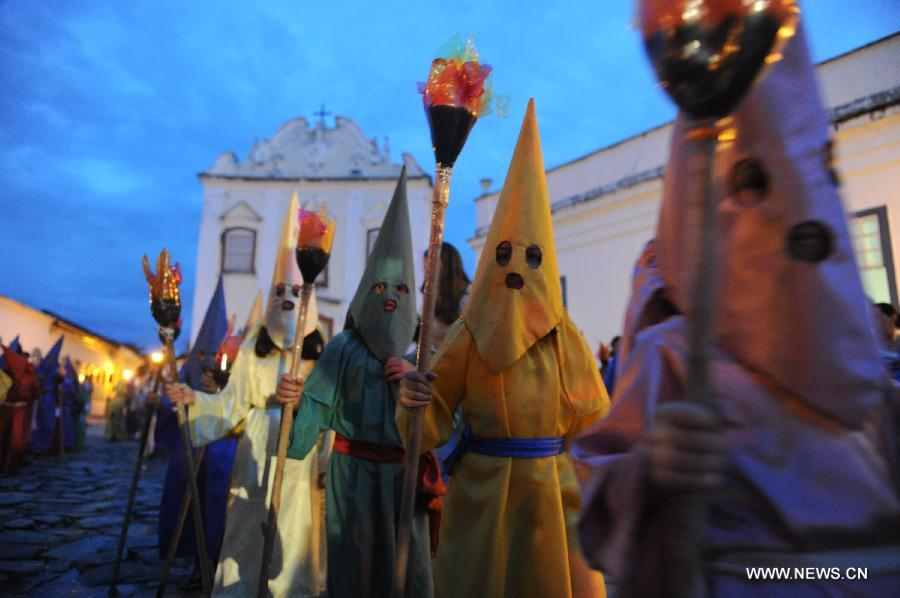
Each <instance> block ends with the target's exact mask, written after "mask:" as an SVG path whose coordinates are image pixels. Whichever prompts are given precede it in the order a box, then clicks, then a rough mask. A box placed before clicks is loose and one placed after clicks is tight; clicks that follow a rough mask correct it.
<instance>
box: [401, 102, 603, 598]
mask: <svg viewBox="0 0 900 598" xmlns="http://www.w3.org/2000/svg"><path fill="white" fill-rule="evenodd" d="M432 363H433V367H432V372H433V373H434V374H436V376H437V377H436V379H435V380H434V381H433V382H432V385H431V396H432V399H431V403H430V404H429V405H428V406H427V407H425V408H424V409H425V414H424V428H423V432H422V450H423V451H427V450H430V449H433V448H434V447H436V446H439V445H441V444H443V443H445V442H446V441H447V440H448V438H449V437H450V434H451V432H452V426H453V413H454V412H455V411H456V409H457V407H461V409H462V418H463V421H464V423H465V425H466V427H467V433H466V435H465V436H464V440H463V442H462V443H461V444H463V445H468V446H469V452H465V453H463V454H462V455H461V456H460V457H459V458H458V461H457V462H456V464H455V467H454V469H453V471H452V474H451V477H450V482H449V488H448V492H447V495H446V496H445V497H444V510H443V514H442V520H441V535H440V546H439V548H438V553H437V556H436V559H435V562H434V567H435V573H434V576H435V585H436V595H437V596H438V597H439V598H449V597H454V596H459V597H469V596H510V597H512V596H515V597H516V598H522V597H529V596H534V597H546V596H553V597H554V598H557V597H558V598H567V597H570V596H585V597H587V596H591V597H597V596H603V595H604V586H603V582H602V578H601V577H600V575H599V574H598V573H596V572H592V571H590V570H589V569H588V568H587V566H586V564H585V563H584V561H583V559H582V557H581V555H580V550H579V548H578V542H577V536H576V530H575V523H576V518H577V513H578V509H579V505H580V499H579V494H578V485H577V482H576V479H575V473H574V470H573V466H572V462H571V460H570V458H569V455H568V453H567V447H568V444H569V442H570V440H571V439H573V438H574V437H575V436H577V435H578V434H579V433H580V432H581V431H583V430H584V429H585V428H586V427H588V426H590V425H591V424H592V423H593V422H595V421H596V420H597V419H598V418H599V417H600V416H601V415H602V414H603V413H604V412H605V411H606V409H607V407H608V403H609V397H608V396H607V394H606V391H605V389H604V387H603V383H602V381H601V380H600V376H599V373H598V371H597V367H596V366H595V364H594V360H593V357H592V355H591V351H590V350H589V349H588V346H587V344H586V343H585V341H584V339H583V338H582V336H581V334H580V333H579V332H578V330H577V329H576V328H575V326H574V324H573V323H572V321H571V320H570V319H569V317H568V315H567V314H566V313H565V310H564V309H563V306H562V289H561V286H560V281H559V271H558V269H557V263H556V249H555V246H554V241H553V227H552V222H551V218H550V204H549V201H548V196H547V186H546V180H545V178H544V164H543V158H542V156H541V147H540V139H539V136H538V127H537V119H536V117H535V112H534V103H533V101H531V102H529V104H528V109H527V112H526V114H525V120H524V122H523V123H522V129H521V132H520V133H519V140H518V142H517V144H516V149H515V153H514V154H513V158H512V163H511V164H510V167H509V172H508V173H507V177H506V182H505V183H504V185H503V190H502V191H501V193H500V200H499V203H498V205H497V210H496V212H495V215H494V220H493V222H492V223H491V228H490V231H489V232H488V236H487V241H486V242H485V245H484V250H483V251H482V254H481V260H480V262H479V264H478V272H477V274H476V275H475V282H474V283H473V285H472V293H471V295H470V298H469V302H468V304H467V307H466V311H465V313H464V314H463V317H462V318H461V319H460V320H458V321H457V322H456V324H454V325H453V327H452V328H451V329H450V330H449V331H448V333H447V337H446V339H445V340H444V343H443V345H442V346H441V348H440V349H439V351H438V353H437V354H436V355H435V357H434V359H433V362H432ZM410 376H415V374H410ZM419 380H424V378H419ZM408 382H409V380H406V381H404V387H405V388H406V385H407V383H408ZM407 420H408V412H407V410H405V409H400V410H398V411H397V423H398V425H399V426H400V429H401V430H402V431H404V434H403V437H404V438H405V436H406V434H405V431H406V429H407ZM548 443H549V444H553V443H556V446H558V447H559V448H558V450H557V451H556V454H550V455H546V456H543V455H545V454H546V453H547V452H548V451H547V450H545V448H541V449H540V450H538V451H537V453H533V454H532V456H529V455H528V448H529V445H533V444H535V445H539V446H541V447H545V446H546V445H547V444H548ZM498 445H499V452H500V453H505V452H507V451H508V448H509V447H510V446H519V447H524V449H525V450H524V452H521V454H520V455H519V456H516V457H510V456H498V455H496V454H494V455H490V454H487V453H491V452H494V453H496V452H498V451H497V450H493V449H497V447H498ZM532 448H533V447H532ZM534 454H540V455H541V456H533V455H534Z"/></svg>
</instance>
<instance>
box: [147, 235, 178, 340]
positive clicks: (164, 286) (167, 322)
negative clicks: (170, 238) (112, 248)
mask: <svg viewBox="0 0 900 598" xmlns="http://www.w3.org/2000/svg"><path fill="white" fill-rule="evenodd" d="M170 261H171V257H170V256H169V250H168V249H163V250H162V251H161V252H160V254H159V259H157V261H156V274H154V273H153V271H152V270H150V260H148V259H147V256H146V255H145V256H144V259H143V266H144V276H145V277H146V278H147V284H148V286H149V287H150V311H151V312H152V313H153V318H154V319H155V320H156V322H157V323H158V324H159V325H160V326H163V327H165V328H173V327H174V326H176V325H177V324H178V322H179V318H180V316H181V295H180V293H179V289H178V285H179V284H181V270H180V269H179V267H178V264H177V263H176V264H174V265H170Z"/></svg>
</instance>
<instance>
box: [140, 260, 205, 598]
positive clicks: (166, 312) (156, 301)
mask: <svg viewBox="0 0 900 598" xmlns="http://www.w3.org/2000/svg"><path fill="white" fill-rule="evenodd" d="M143 266H144V276H146V278H147V284H148V285H149V287H150V313H152V314H153V319H155V320H156V322H157V324H159V329H158V331H159V335H160V338H162V339H163V342H164V344H165V347H166V353H167V356H166V357H167V361H168V366H169V374H170V376H171V378H172V381H173V382H174V381H177V380H178V366H177V365H176V364H175V346H174V341H175V329H176V326H177V325H178V323H179V317H180V316H181V295H180V293H179V289H178V285H179V284H180V283H181V272H180V270H179V268H178V264H175V265H170V256H169V251H168V250H167V249H163V250H162V251H161V252H160V254H159V259H158V260H157V262H156V274H154V273H153V271H152V270H150V261H149V260H148V259H147V256H146V255H145V256H144V259H143ZM173 410H174V411H175V413H176V414H177V416H178V430H179V435H180V437H181V450H182V453H183V455H184V462H185V467H186V470H185V471H188V472H193V471H195V469H194V458H193V455H192V454H191V435H190V431H189V429H188V420H187V416H186V415H185V412H184V409H183V408H181V407H179V406H175V407H174V408H173ZM187 478H188V489H187V491H188V493H189V494H190V506H191V511H192V513H193V520H194V533H195V534H196V539H197V553H198V557H199V559H200V579H201V581H202V583H203V591H204V594H205V595H207V596H209V594H210V591H211V589H212V584H211V583H210V573H209V558H208V557H207V551H206V536H205V534H204V532H203V515H202V512H201V510H200V494H199V491H198V489H197V478H196V477H195V476H193V475H188V476H187Z"/></svg>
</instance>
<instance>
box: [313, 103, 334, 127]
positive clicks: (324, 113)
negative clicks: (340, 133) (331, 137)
mask: <svg viewBox="0 0 900 598" xmlns="http://www.w3.org/2000/svg"><path fill="white" fill-rule="evenodd" d="M313 115H314V116H318V117H319V124H320V125H322V126H323V127H324V126H325V117H326V116H331V115H332V113H331V112H328V111H327V110H325V104H322V107H321V108H320V109H319V111H318V112H313Z"/></svg>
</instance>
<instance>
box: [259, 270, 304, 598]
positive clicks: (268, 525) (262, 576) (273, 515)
mask: <svg viewBox="0 0 900 598" xmlns="http://www.w3.org/2000/svg"><path fill="white" fill-rule="evenodd" d="M312 293H313V283H308V282H305V281H304V283H303V286H302V290H301V292H300V308H299V310H298V312H297V328H296V332H295V333H294V336H295V338H294V345H293V347H292V349H291V367H290V374H291V376H293V377H294V378H298V377H299V376H300V363H301V359H300V357H301V353H302V351H303V332H304V330H305V329H306V313H307V310H308V308H309V301H310V298H311V297H312ZM293 426H294V407H293V405H284V406H282V408H281V429H280V430H279V432H278V453H277V456H276V460H275V474H274V477H273V478H272V497H271V499H270V502H269V518H268V520H267V521H265V522H264V523H263V524H262V532H263V538H264V539H265V543H264V545H263V558H262V566H261V567H260V570H259V586H258V589H257V596H258V598H266V596H268V592H269V577H270V571H271V568H272V557H273V556H274V551H275V538H276V537H277V536H278V513H279V512H280V511H281V487H282V484H283V482H284V465H285V462H286V460H287V449H288V443H289V442H290V439H291V428H292V427H293Z"/></svg>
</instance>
